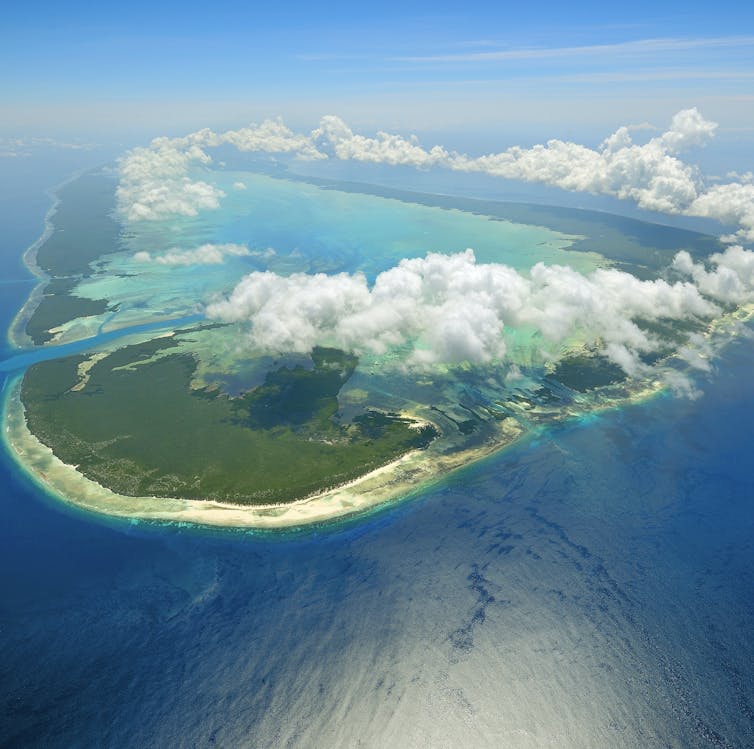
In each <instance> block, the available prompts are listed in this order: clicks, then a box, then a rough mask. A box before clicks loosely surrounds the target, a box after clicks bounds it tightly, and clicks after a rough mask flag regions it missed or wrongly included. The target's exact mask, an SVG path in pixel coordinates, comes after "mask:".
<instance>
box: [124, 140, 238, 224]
mask: <svg viewBox="0 0 754 749" xmlns="http://www.w3.org/2000/svg"><path fill="white" fill-rule="evenodd" d="M210 162H211V158H210V157H209V156H208V155H207V154H206V153H205V152H204V151H203V150H202V149H201V148H200V147H199V146H197V145H196V144H189V143H188V142H187V139H185V138H184V139H170V138H156V139H155V140H153V141H152V143H151V145H150V146H149V147H148V148H143V147H140V148H134V149H133V150H131V151H129V152H128V153H127V154H126V155H125V156H124V157H122V158H121V159H120V160H119V163H118V166H119V171H120V183H119V185H118V189H117V193H116V196H117V199H118V206H119V210H120V213H121V215H123V216H125V217H126V218H127V219H128V220H129V221H142V220H155V219H160V218H165V217H168V216H174V215H180V216H195V215H196V214H197V213H198V212H199V211H200V210H206V209H213V208H217V207H219V205H220V198H222V197H224V196H225V193H224V192H223V191H222V190H220V189H219V188H217V187H215V186H214V185H211V184H209V183H208V182H205V181H203V180H192V179H190V178H189V176H188V175H189V170H190V169H191V167H193V166H198V165H201V166H206V165H207V164H209V163H210Z"/></svg>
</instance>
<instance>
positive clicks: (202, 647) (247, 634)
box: [0, 174, 754, 749]
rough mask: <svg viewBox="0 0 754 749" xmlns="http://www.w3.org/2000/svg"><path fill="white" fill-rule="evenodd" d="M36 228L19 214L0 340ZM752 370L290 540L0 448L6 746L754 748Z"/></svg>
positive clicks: (1, 739)
mask: <svg viewBox="0 0 754 749" xmlns="http://www.w3.org/2000/svg"><path fill="white" fill-rule="evenodd" d="M54 181H56V180H53V179H50V180H49V182H54ZM49 182H45V180H44V178H43V174H41V175H40V177H39V180H38V182H37V185H36V187H37V188H38V192H39V195H40V196H41V195H42V190H43V188H45V187H48V186H49ZM23 206H26V208H25V210H22V208H23ZM44 207H45V201H44V199H41V198H40V199H38V200H37V202H36V203H34V204H33V206H32V205H29V204H27V203H24V202H22V201H21V202H13V201H12V200H8V201H4V202H2V203H1V204H0V210H2V215H0V221H1V222H2V225H3V227H4V229H5V230H4V231H3V233H2V236H0V264H1V265H0V268H1V269H2V270H1V273H0V277H1V278H2V279H3V280H7V281H13V282H14V283H12V284H11V283H8V284H3V285H2V287H1V288H2V295H1V296H0V315H1V316H2V322H3V324H5V325H8V324H10V321H11V319H12V317H13V315H14V314H15V312H16V310H17V308H18V306H19V305H20V304H21V303H22V302H23V299H24V297H25V296H26V293H27V291H28V287H25V286H24V282H25V281H27V280H28V276H25V274H24V273H23V271H22V269H21V268H20V266H19V256H20V254H21V252H22V251H23V249H24V247H25V246H26V245H28V244H29V243H30V242H31V241H33V239H34V238H35V236H36V235H37V234H38V233H39V231H40V228H41V219H42V216H43V215H44ZM291 246H293V240H291ZM16 282H18V283H16ZM6 292H7V293H6ZM14 353H15V352H13V351H12V350H10V349H8V348H7V347H6V349H5V350H4V352H3V355H4V356H5V357H8V356H12V355H13V354H14ZM752 367H754V344H753V343H752V339H750V338H746V337H743V338H740V339H738V340H737V341H736V342H734V343H732V344H731V345H730V346H728V347H727V348H726V349H725V351H724V352H723V355H722V356H721V357H720V359H719V360H718V361H717V365H716V372H715V373H714V374H713V375H711V376H710V377H709V378H708V379H706V380H704V381H701V382H700V383H699V385H700V386H701V388H702V389H703V391H704V392H703V395H702V397H701V398H699V399H698V400H696V401H688V400H678V399H674V398H669V397H661V398H657V399H654V400H653V401H652V402H648V403H645V404H640V405H637V406H632V407H628V408H624V409H615V410H613V411H610V412H607V413H603V414H601V415H598V416H590V417H588V418H585V419H582V420H577V421H572V422H570V423H569V424H566V425H561V426H559V427H556V428H552V429H549V430H546V431H543V432H540V433H539V434H538V435H536V436H533V437H532V438H531V439H529V440H527V441H525V442H523V443H522V444H520V445H518V446H517V447H516V448H514V449H511V450H508V451H506V452H504V453H501V454H499V455H497V456H494V457H492V458H490V459H487V460H485V461H483V462H481V463H479V464H476V465H474V466H470V467H469V468H467V469H465V470H463V471H461V472H459V473H457V474H455V475H454V476H452V477H450V478H449V479H447V480H445V481H443V482H441V483H440V484H438V485H437V486H434V487H432V488H431V489H428V490H426V491H424V492H422V493H420V494H419V495H418V496H416V497H414V498H413V499H412V501H410V502H405V503H402V504H400V505H398V506H395V507H391V508H387V509H386V510H384V511H382V512H380V513H376V514H374V515H372V516H370V517H367V518H362V519H361V520H359V521H358V522H351V523H345V524H341V525H337V526H334V527H331V528H315V529H310V530H308V531H306V532H303V533H299V534H286V535H275V536H272V537H270V536H260V535H259V534H253V533H239V532H219V531H215V532H209V531H201V530H197V529H191V528H186V527H179V526H174V525H145V524H130V523H126V522H113V521H107V520H103V519H102V518H98V517H94V516H90V515H87V514H85V513H80V512H76V511H72V510H69V509H66V508H65V507H64V506H63V505H61V504H59V503H55V502H51V501H49V500H48V499H47V498H46V497H45V496H44V495H43V494H42V493H41V492H40V491H39V489H37V488H36V487H35V486H34V485H33V484H32V483H31V482H30V481H29V480H28V479H27V478H26V477H25V476H24V475H23V474H22V473H21V472H20V471H19V469H18V467H17V466H16V465H15V464H14V463H13V462H12V460H11V459H10V458H9V456H8V455H7V454H6V453H2V454H0V487H2V490H1V493H0V511H1V512H2V518H3V523H2V524H1V525H0V590H2V596H0V632H2V648H1V649H0V696H2V699H1V700H0V745H2V746H7V747H24V748H26V747H45V748H46V749H47V748H49V747H61V748H65V749H68V748H69V747H101V746H113V747H115V746H117V747H164V746H171V747H211V746H222V747H254V748H261V747H265V748H267V747H269V748H272V747H306V748H307V749H308V748H310V747H322V748H327V749H330V748H331V747H349V748H350V747H359V746H361V747H380V748H381V747H385V748H388V747H391V748H392V747H463V748H464V749H465V748H466V747H514V748H516V747H527V748H528V747H566V748H567V747H574V748H578V749H582V748H584V747H593V748H594V749H605V747H632V748H633V747H636V748H637V749H645V748H647V747H658V748H659V747H663V748H665V747H678V748H679V749H680V748H681V747H683V748H685V747H730V748H736V749H738V748H739V747H748V746H752V735H754V687H753V685H752V674H753V673H754V644H753V643H752V638H751V632H752V631H754V595H753V594H754V542H753V541H752V539H754V479H752V475H751V471H750V469H749V466H750V464H751V459H750V452H751V445H752V444H753V443H754V388H753V386H752V381H751V377H750V373H751V370H752ZM0 376H3V375H2V373H0Z"/></svg>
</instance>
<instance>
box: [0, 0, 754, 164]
mask: <svg viewBox="0 0 754 749" xmlns="http://www.w3.org/2000/svg"><path fill="white" fill-rule="evenodd" d="M3 16H4V17H3V22H2V24H1V25H0V71H2V72H0V92H1V93H2V102H3V106H2V111H3V116H2V118H1V119H0V138H1V139H2V140H1V141H0V152H1V153H0V155H2V156H4V157H5V158H10V157H12V154H14V153H15V154H23V153H25V152H29V151H33V150H34V149H35V148H49V147H50V146H52V145H54V143H53V142H51V141H50V140H47V141H44V140H36V141H35V140H34V139H35V138H36V139H40V138H42V139H45V138H47V139H53V140H54V141H55V142H60V143H63V144H65V145H68V146H78V147H81V146H87V145H90V144H106V145H109V146H114V145H115V144H124V145H127V146H131V145H135V144H137V143H143V142H145V141H147V140H149V139H151V138H152V137H154V136H156V135H180V134H183V133H185V132H189V131H191V130H196V129H198V128H201V127H211V128H214V129H228V128H237V127H239V126H241V125H244V124H247V123H248V122H250V121H260V120H263V119H265V118H267V117H275V116H282V117H284V118H285V120H286V122H287V123H288V124H289V125H290V126H291V127H293V128H294V129H303V128H311V127H313V126H315V125H316V123H317V122H318V120H319V118H320V117H321V116H322V115H324V114H329V113H332V114H336V115H338V116H339V117H342V118H343V119H345V120H346V121H347V122H348V123H349V124H350V125H351V126H352V127H354V128H355V129H359V130H364V131H372V132H373V131H375V130H377V129H385V130H398V131H401V132H404V133H409V132H416V133H418V134H419V135H420V136H421V137H425V136H426V137H431V138H432V139H433V140H435V141H439V142H443V143H445V144H447V145H448V146H449V147H452V148H456V149H460V150H464V151H475V150H477V151H478V152H480V153H481V152H484V151H485V150H493V149H495V150H497V149H500V148H501V147H505V146H509V145H513V144H514V143H517V144H521V145H530V144H532V143H534V142H538V141H541V140H545V139H548V138H562V139H574V140H577V141H578V142H582V143H586V144H588V145H596V143H598V142H599V141H600V140H601V139H602V138H603V137H604V135H605V133H608V132H612V131H613V130H615V129H617V127H619V126H620V125H625V124H634V125H640V126H646V127H661V126H662V125H664V123H666V122H667V121H668V120H669V119H670V118H671V117H672V115H673V114H674V113H675V112H677V111H679V110H682V109H686V108H689V107H698V108H699V109H700V110H701V111H703V112H704V114H705V116H706V117H708V118H709V119H711V120H714V121H715V122H718V123H720V130H719V133H718V136H719V137H718V138H717V139H716V144H715V146H714V147H713V148H711V149H710V151H709V153H708V160H709V161H713V160H714V159H719V161H720V163H721V165H722V168H724V169H727V168H732V167H730V163H731V162H732V159H733V156H732V155H731V154H732V153H733V152H735V150H736V148H737V147H738V146H740V145H741V144H746V143H750V142H751V140H752V139H753V138H754V126H753V125H752V122H754V116H752V115H754V89H753V88H752V84H753V83H754V54H753V52H754V27H753V26H752V20H754V11H752V10H751V8H748V7H745V5H744V4H741V3H734V2H731V0H723V2H721V3H718V4H716V6H715V10H714V13H711V12H710V10H709V8H708V6H707V5H706V4H705V5H703V4H700V3H697V4H688V3H680V2H677V1H674V2H670V3H664V4H654V3H649V2H640V3H634V4H632V5H631V7H630V9H626V8H624V7H623V6H615V7H611V6H609V5H604V4H596V3H580V4H577V5H573V4H568V5H561V4H556V3H548V4H546V5H545V6H542V5H536V6H529V5H526V4H519V6H517V7H511V6H506V7H502V6H500V7H499V6H497V5H494V4H491V3H474V4H472V5H471V6H469V5H466V6H464V7H463V9H462V10H459V8H458V6H457V5H455V4H452V3H447V2H439V3H435V2H433V3H429V2H418V3H412V4H411V5H410V7H408V8H406V7H405V6H403V5H400V4H398V3H394V2H388V3H382V4H380V5H379V7H377V6H375V7H371V6H369V5H367V6H364V5H360V4H353V3H343V2H338V3H334V4H329V5H328V7H327V10H326V11H323V9H322V8H321V7H320V6H317V5H310V4H307V3H300V2H295V3H287V4H284V5H281V6H274V7H273V6H253V7H249V8H245V9H242V8H239V7H237V6H236V4H232V3H228V2H219V3H214V4H212V6H211V7H209V6H205V5H203V4H198V3H189V4H185V3H181V4H178V3H175V2H168V3H164V4H160V5H159V6H155V5H153V4H148V3H145V2H135V3H132V4H129V6H128V7H127V8H122V7H118V8H114V7H113V8H110V7H107V6H102V5H94V4H90V3H87V2H74V3H66V4H65V5H64V6H61V5H56V4H53V3H49V2H41V3H30V4H25V5H21V4H15V5H14V6H13V7H9V8H6V9H5V10H4V14H3ZM627 19H628V20H627ZM708 166H710V167H713V166H714V164H708ZM750 167H751V164H749V165H748V167H747V168H750ZM744 171H745V170H744Z"/></svg>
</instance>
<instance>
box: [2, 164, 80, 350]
mask: <svg viewBox="0 0 754 749" xmlns="http://www.w3.org/2000/svg"><path fill="white" fill-rule="evenodd" d="M87 171H91V170H90V169H79V170H78V171H76V172H74V173H73V174H71V175H70V176H69V177H67V178H66V179H64V180H63V181H62V182H59V183H58V184H57V185H55V186H54V187H50V188H49V189H47V190H45V194H46V195H47V196H48V197H49V198H51V200H52V205H51V206H50V207H49V209H48V210H47V213H45V217H44V229H43V230H42V233H41V234H40V235H39V237H38V238H37V239H35V240H34V242H32V243H31V244H30V245H29V246H28V247H27V248H26V249H25V250H24V251H23V254H22V255H21V260H22V261H23V264H24V265H25V266H26V268H27V269H28V270H29V272H30V273H31V274H32V276H34V278H35V279H36V285H35V286H34V288H33V289H32V291H31V293H30V294H29V296H28V298H27V299H26V301H25V302H24V303H23V305H22V307H21V309H19V310H18V312H16V315H15V316H14V318H13V320H12V321H11V324H10V326H9V327H8V332H7V333H6V340H7V341H8V343H10V345H11V346H13V347H14V348H17V349H20V350H21V351H28V350H34V349H37V348H40V347H39V346H36V345H35V344H34V342H33V341H32V340H31V338H29V336H28V335H27V334H26V323H27V322H28V321H29V320H30V319H31V316H32V315H33V314H34V311H35V310H36V308H37V307H38V306H39V303H40V302H41V301H42V297H43V296H44V294H43V292H44V289H45V287H46V286H47V284H48V283H49V281H50V276H48V275H47V274H46V273H45V272H44V271H43V270H42V269H41V268H40V267H39V266H38V265H37V251H38V250H39V248H40V247H41V246H42V245H43V244H44V243H45V242H46V241H47V240H48V239H49V238H50V237H51V236H52V233H53V231H54V230H55V225H54V223H53V219H54V217H55V214H56V213H57V212H58V207H59V206H60V196H59V195H58V192H59V191H60V190H62V189H63V188H64V187H65V186H66V185H69V184H70V183H71V182H74V181H75V180H77V179H78V178H79V177H81V176H82V175H83V174H86V172H87ZM52 345H54V344H52Z"/></svg>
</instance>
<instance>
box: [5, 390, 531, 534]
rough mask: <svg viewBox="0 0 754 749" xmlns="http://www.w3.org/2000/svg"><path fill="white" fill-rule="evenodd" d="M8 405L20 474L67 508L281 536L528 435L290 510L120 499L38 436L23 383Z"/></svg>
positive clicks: (368, 506) (358, 482) (515, 427)
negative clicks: (28, 417) (24, 398)
mask: <svg viewBox="0 0 754 749" xmlns="http://www.w3.org/2000/svg"><path fill="white" fill-rule="evenodd" d="M7 390H8V392H7V394H6V398H5V399H4V403H3V421H4V423H5V431H4V434H3V440H4V442H5V445H6V447H7V448H8V452H9V454H10V455H11V457H12V458H13V460H14V461H15V462H16V464H17V465H18V466H19V468H20V469H21V470H22V471H23V472H24V473H25V474H26V475H27V476H28V477H29V478H30V479H31V480H32V481H33V482H34V483H35V484H36V485H37V486H38V487H40V488H41V489H43V490H44V491H46V492H47V493H48V494H50V495H52V496H53V497H54V498H55V499H57V500H59V501H62V502H64V503H65V504H67V505H70V506H74V507H77V508H79V509H83V510H86V511H89V512H94V513H96V514H99V515H109V516H112V517H119V518H124V519H138V520H147V521H165V522H177V523H191V524H193V525H197V526H210V527H221V528H222V527H224V528H236V529H243V528H246V529H256V530H281V529H292V528H298V527H304V526H311V525H316V524H320V523H327V522H331V521H336V520H342V519H345V518H347V517H351V516H354V515H358V514H362V513H366V512H368V511H370V510H373V509H375V508H376V507H378V506H381V505H387V504H389V503H390V502H391V501H395V500H399V499H403V498H405V497H407V496H409V495H410V494H411V493H412V492H414V491H416V490H417V489H421V488H422V487H425V486H429V485H431V484H432V483H434V482H435V481H437V480H439V479H441V478H442V477H443V476H446V475H447V474H449V473H451V472H452V471H455V470H457V469H458V468H461V467H463V466H466V465H469V464H471V463H474V462H476V461H477V460H480V459H481V458H484V457H487V456H489V455H492V454H493V453H495V452H498V451H499V450H502V449H504V448H505V447H507V446H509V445H511V444H513V443H514V442H516V441H517V440H518V439H519V438H520V437H521V436H522V435H523V434H524V433H525V431H526V430H525V429H524V428H523V427H521V426H520V424H519V423H518V422H517V421H516V420H515V419H506V420H504V421H503V422H501V425H500V429H499V436H498V439H495V440H492V441H490V442H487V443H485V444H483V445H481V446H479V447H474V448H468V449H466V450H460V451H458V452H456V453H453V454H451V455H435V454H432V453H429V452H428V451H429V450H431V448H427V451H425V450H412V451H410V452H408V453H406V454H405V455H403V456H401V457H400V458H397V459H396V460H394V461H391V462H390V463H387V464H386V465H384V466H380V467H379V468H376V469H373V470H372V471H370V472H368V473H366V474H364V475H363V476H360V477H358V478H356V479H353V480H352V481H349V482H346V483H344V484H341V485H340V486H337V487H335V488H333V489H327V490H324V491H322V492H319V493H317V494H314V495H311V496H309V497H305V498H303V499H299V500H296V501H293V502H290V503H284V504H279V503H278V504H270V505H238V504H231V503H227V502H216V501H213V500H210V499H207V500H198V499H179V498H174V497H172V498H171V497H129V496H125V495H121V494H117V493H116V492H113V491H112V490H110V489H107V488H106V487H104V486H102V485H101V484H98V483H97V482H95V481H93V480H92V479H89V478H87V477H86V476H83V475H82V474H80V473H79V472H78V471H77V470H76V467H75V466H72V465H68V464H66V463H63V461H62V460H60V459H59V458H58V457H57V456H55V455H54V454H53V452H52V450H51V449H50V448H49V447H47V446H46V445H44V444H43V443H42V442H40V441H39V440H38V439H37V437H36V436H35V435H34V434H32V432H31V431H30V430H29V428H28V426H27V424H26V418H25V413H24V407H23V403H22V402H21V398H20V390H21V377H20V376H17V377H16V378H15V379H14V380H13V381H11V382H10V383H8V387H7Z"/></svg>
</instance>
